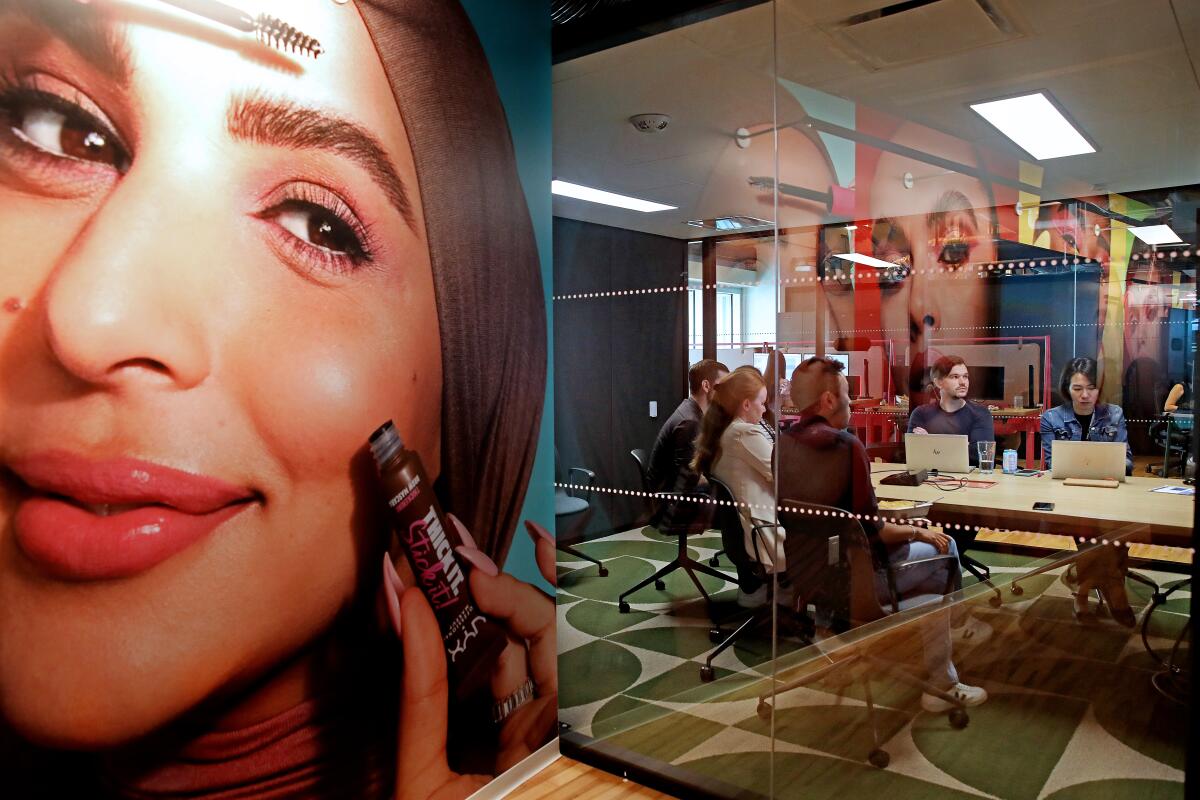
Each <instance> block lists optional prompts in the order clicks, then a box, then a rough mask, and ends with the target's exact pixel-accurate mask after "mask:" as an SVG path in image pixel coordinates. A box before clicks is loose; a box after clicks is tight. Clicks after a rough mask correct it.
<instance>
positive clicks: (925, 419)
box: [908, 356, 996, 465]
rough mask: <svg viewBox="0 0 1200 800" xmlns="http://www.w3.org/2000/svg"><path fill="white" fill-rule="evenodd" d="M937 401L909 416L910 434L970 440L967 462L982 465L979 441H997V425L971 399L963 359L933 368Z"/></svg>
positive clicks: (950, 359)
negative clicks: (930, 434)
mask: <svg viewBox="0 0 1200 800" xmlns="http://www.w3.org/2000/svg"><path fill="white" fill-rule="evenodd" d="M929 376H930V378H931V379H932V380H933V386H934V389H935V390H936V391H935V392H934V399H932V400H930V401H929V402H928V403H924V404H922V405H919V406H917V407H916V408H915V409H913V412H912V414H910V415H909V417H908V432H909V433H944V434H952V435H959V436H966V437H967V459H968V461H969V463H971V464H972V465H974V464H978V463H979V448H978V447H976V446H975V445H976V443H977V442H994V441H996V426H995V425H994V424H993V423H992V414H991V412H990V411H988V410H987V409H986V408H984V407H983V406H981V405H978V404H976V403H972V402H969V401H968V400H967V392H968V391H969V390H970V388H971V376H970V373H969V371H968V370H967V362H966V361H964V360H963V359H962V357H960V356H942V357H941V358H939V359H938V360H937V361H935V362H934V363H933V366H932V367H930V368H929Z"/></svg>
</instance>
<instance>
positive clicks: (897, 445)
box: [866, 442, 1004, 608]
mask: <svg viewBox="0 0 1200 800" xmlns="http://www.w3.org/2000/svg"><path fill="white" fill-rule="evenodd" d="M866 449H867V460H868V461H872V462H873V461H874V460H875V459H876V458H879V459H881V460H883V461H884V462H886V463H889V464H903V463H904V462H905V453H904V442H887V443H884V444H872V445H867V448H866ZM956 541H957V539H956ZM971 541H972V542H973V541H974V538H973V537H972V540H971ZM966 551H967V548H966V547H962V546H960V547H959V548H958V559H959V561H960V562H962V565H963V567H964V568H965V569H966V570H967V572H969V573H971V574H972V575H973V576H975V580H977V581H979V582H980V583H982V584H983V585H985V586H987V587H988V588H990V589H991V590H992V596H991V597H990V598H988V602H989V603H990V604H991V605H992V608H999V607H1000V606H1001V604H1002V603H1003V602H1004V599H1003V596H1002V595H1001V594H1000V590H999V589H997V588H996V585H995V584H993V583H992V568H991V567H989V566H988V565H987V564H984V563H983V562H982V561H977V560H976V559H974V558H972V557H971V556H970V555H968V554H967V552H966Z"/></svg>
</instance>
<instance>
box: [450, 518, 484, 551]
mask: <svg viewBox="0 0 1200 800" xmlns="http://www.w3.org/2000/svg"><path fill="white" fill-rule="evenodd" d="M446 516H448V517H450V521H451V522H453V523H454V529H455V530H456V531H458V538H460V539H462V543H463V546H464V547H474V548H475V549H477V550H478V549H479V545H477V544H475V537H474V536H472V535H471V532H470V531H468V530H467V526H466V525H463V524H462V520H461V519H459V518H458V517H456V516H454V515H453V514H447V515H446Z"/></svg>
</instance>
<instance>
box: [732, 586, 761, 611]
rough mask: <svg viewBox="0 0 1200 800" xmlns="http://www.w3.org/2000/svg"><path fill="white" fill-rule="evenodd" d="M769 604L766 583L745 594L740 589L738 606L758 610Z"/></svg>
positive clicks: (740, 588) (739, 588)
mask: <svg viewBox="0 0 1200 800" xmlns="http://www.w3.org/2000/svg"><path fill="white" fill-rule="evenodd" d="M766 602H767V585H766V584H765V583H764V584H763V585H761V586H759V587H758V588H757V589H755V590H754V591H753V592H744V591H742V587H740V586H739V587H738V593H737V604H738V606H740V607H741V608H758V607H759V606H761V605H765V604H766Z"/></svg>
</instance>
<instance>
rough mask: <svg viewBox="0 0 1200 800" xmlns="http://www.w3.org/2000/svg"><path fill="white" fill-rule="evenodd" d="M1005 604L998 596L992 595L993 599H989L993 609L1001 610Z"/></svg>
mask: <svg viewBox="0 0 1200 800" xmlns="http://www.w3.org/2000/svg"><path fill="white" fill-rule="evenodd" d="M1003 604H1004V601H1003V600H1001V599H1000V597H999V596H998V595H992V596H991V597H989V598H988V605H989V606H991V607H992V608H999V607H1000V606H1001V605H1003Z"/></svg>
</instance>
